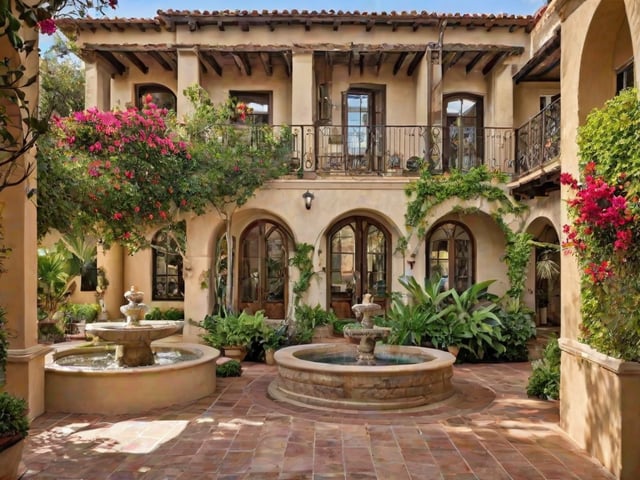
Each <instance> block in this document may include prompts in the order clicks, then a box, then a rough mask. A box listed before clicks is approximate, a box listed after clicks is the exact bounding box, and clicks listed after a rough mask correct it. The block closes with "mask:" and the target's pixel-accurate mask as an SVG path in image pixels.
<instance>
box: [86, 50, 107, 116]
mask: <svg viewBox="0 0 640 480" xmlns="http://www.w3.org/2000/svg"><path fill="white" fill-rule="evenodd" d="M84 73H85V85H84V105H85V108H91V107H98V108H99V109H100V110H110V109H111V73H110V72H109V69H108V68H107V67H106V66H104V65H102V63H101V62H100V61H99V60H98V59H94V61H93V62H91V61H87V62H85V64H84Z"/></svg>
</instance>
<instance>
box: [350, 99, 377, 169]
mask: <svg viewBox="0 0 640 480" xmlns="http://www.w3.org/2000/svg"><path fill="white" fill-rule="evenodd" d="M383 106H384V91H383V90H380V89H352V90H349V91H347V92H345V93H343V105H342V108H343V122H344V123H343V124H344V143H345V144H344V150H345V151H346V168H347V170H358V171H379V170H380V169H381V168H382V157H383V152H384V126H383V123H384V118H383V117H384V110H383Z"/></svg>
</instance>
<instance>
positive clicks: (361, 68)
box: [359, 53, 364, 76]
mask: <svg viewBox="0 0 640 480" xmlns="http://www.w3.org/2000/svg"><path fill="white" fill-rule="evenodd" d="M359 63H360V76H362V75H364V53H361V54H360V59H359Z"/></svg>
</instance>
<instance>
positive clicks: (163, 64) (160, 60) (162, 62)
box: [147, 50, 173, 71]
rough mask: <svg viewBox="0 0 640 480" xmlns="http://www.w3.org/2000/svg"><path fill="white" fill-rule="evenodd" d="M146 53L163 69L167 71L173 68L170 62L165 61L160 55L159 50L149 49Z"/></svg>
mask: <svg viewBox="0 0 640 480" xmlns="http://www.w3.org/2000/svg"><path fill="white" fill-rule="evenodd" d="M147 53H148V54H149V56H150V57H151V58H153V59H154V60H155V61H156V62H158V64H159V65H160V66H161V67H162V68H164V69H165V70H167V71H171V70H173V67H172V66H171V64H170V63H169V62H167V61H166V60H165V59H164V57H163V56H162V55H160V52H157V51H154V50H151V51H149V52H147Z"/></svg>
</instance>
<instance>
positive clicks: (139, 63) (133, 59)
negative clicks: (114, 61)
mask: <svg viewBox="0 0 640 480" xmlns="http://www.w3.org/2000/svg"><path fill="white" fill-rule="evenodd" d="M124 56H125V57H127V60H129V61H130V62H131V63H133V64H134V65H135V66H136V67H137V68H138V70H140V71H141V72H142V73H144V74H145V75H146V74H147V73H149V67H148V66H147V65H145V63H144V62H143V61H142V60H140V58H138V56H137V55H136V54H135V53H133V52H124Z"/></svg>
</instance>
